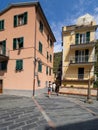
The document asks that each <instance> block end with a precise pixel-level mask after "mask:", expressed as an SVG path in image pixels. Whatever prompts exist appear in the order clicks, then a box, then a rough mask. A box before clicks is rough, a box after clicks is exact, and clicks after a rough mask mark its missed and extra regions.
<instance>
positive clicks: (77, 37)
mask: <svg viewBox="0 0 98 130" xmlns="http://www.w3.org/2000/svg"><path fill="white" fill-rule="evenodd" d="M75 43H76V44H79V33H77V34H76V35H75Z"/></svg>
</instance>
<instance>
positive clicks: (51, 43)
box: [50, 39, 53, 47]
mask: <svg viewBox="0 0 98 130" xmlns="http://www.w3.org/2000/svg"><path fill="white" fill-rule="evenodd" d="M52 46H53V42H52V40H51V39H50V47H52Z"/></svg>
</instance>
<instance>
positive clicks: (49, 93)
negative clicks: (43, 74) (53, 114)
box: [48, 81, 52, 97]
mask: <svg viewBox="0 0 98 130" xmlns="http://www.w3.org/2000/svg"><path fill="white" fill-rule="evenodd" d="M51 92H52V84H51V81H49V85H48V97H51Z"/></svg>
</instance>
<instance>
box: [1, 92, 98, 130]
mask: <svg viewBox="0 0 98 130" xmlns="http://www.w3.org/2000/svg"><path fill="white" fill-rule="evenodd" d="M84 100H85V98H84V97H72V96H62V95H60V96H56V95H55V94H54V95H52V96H51V98H48V97H47V95H45V94H43V95H40V96H38V97H35V98H27V97H18V96H8V95H0V130H98V101H96V100H93V104H87V103H84Z"/></svg>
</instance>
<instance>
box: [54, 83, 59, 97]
mask: <svg viewBox="0 0 98 130" xmlns="http://www.w3.org/2000/svg"><path fill="white" fill-rule="evenodd" d="M59 88H60V84H57V85H56V89H55V92H56V94H57V96H59Z"/></svg>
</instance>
